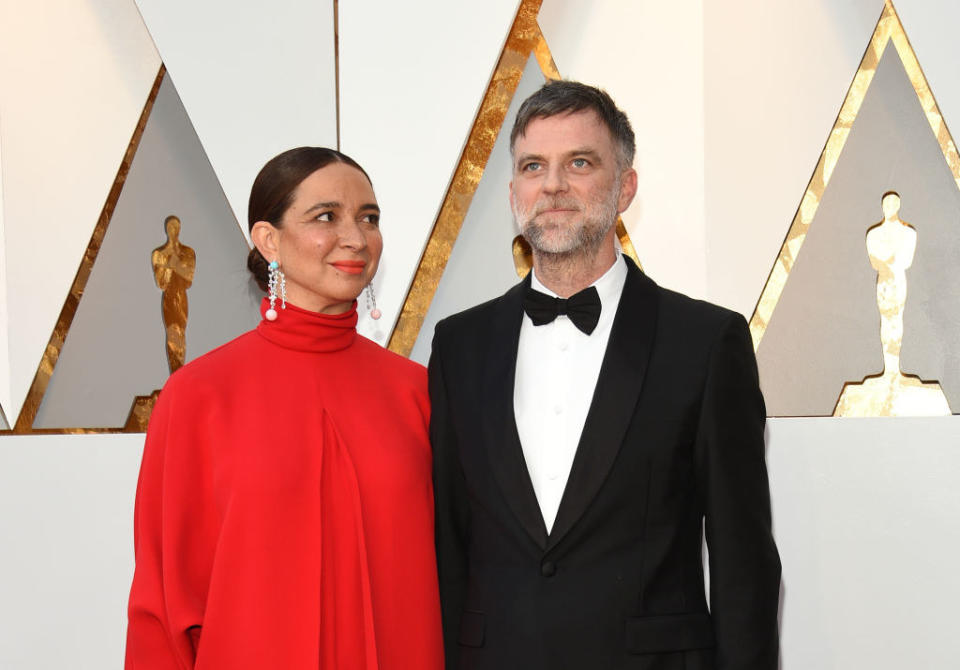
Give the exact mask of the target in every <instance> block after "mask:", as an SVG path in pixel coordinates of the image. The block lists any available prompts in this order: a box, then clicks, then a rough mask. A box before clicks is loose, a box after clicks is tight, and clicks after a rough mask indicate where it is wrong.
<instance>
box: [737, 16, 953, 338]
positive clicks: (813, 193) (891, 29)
mask: <svg viewBox="0 0 960 670" xmlns="http://www.w3.org/2000/svg"><path fill="white" fill-rule="evenodd" d="M891 41H892V42H893V45H894V47H895V48H896V50H897V54H898V55H899V57H900V61H901V62H902V63H903V67H904V69H905V70H906V72H907V76H908V77H909V79H910V83H911V85H912V86H913V89H914V91H915V92H916V94H917V98H919V100H920V104H921V106H922V107H923V110H924V113H925V114H926V116H927V121H928V122H929V123H930V128H931V129H932V130H933V134H934V136H936V138H937V142H938V143H939V145H940V149H941V151H942V152H943V157H944V159H945V160H946V161H947V165H948V166H949V168H950V172H951V173H952V174H953V178H954V182H955V183H956V184H957V187H958V188H960V155H958V154H957V147H956V145H955V144H954V142H953V138H952V137H951V136H950V132H949V131H948V130H947V124H946V122H945V121H944V119H943V115H942V114H941V113H940V108H939V107H938V106H937V103H936V100H934V97H933V92H932V91H931V90H930V85H929V84H928V83H927V80H926V77H924V76H923V71H922V70H921V68H920V62H919V61H918V60H917V56H916V54H915V53H914V51H913V49H912V48H911V46H910V42H909V40H908V39H907V34H906V32H905V31H904V29H903V24H902V23H901V22H900V17H899V16H898V15H897V12H896V9H895V8H894V6H893V3H892V2H891V0H886V2H885V4H884V8H883V12H882V13H881V14H880V20H879V21H878V22H877V27H876V29H875V30H874V32H873V36H872V37H871V38H870V43H869V44H868V46H867V50H866V53H864V55H863V59H862V60H861V61H860V67H859V68H858V69H857V73H856V75H855V76H854V78H853V83H851V84H850V89H849V90H848V91H847V96H846V98H845V99H844V101H843V105H842V106H841V107H840V113H839V114H838V115H837V120H836V123H834V125H833V128H832V129H831V131H830V135H829V137H828V138H827V143H826V146H825V147H824V149H823V153H821V154H820V160H819V162H818V163H817V167H816V169H815V170H814V172H813V177H811V179H810V182H809V184H807V190H806V192H805V193H804V195H803V199H802V200H801V201H800V206H799V208H798V209H797V212H796V215H795V216H794V219H793V223H791V224H790V230H789V231H788V232H787V236H786V239H785V240H784V242H783V246H782V247H781V248H780V253H779V255H778V256H777V260H776V262H775V263H774V265H773V268H772V269H771V270H770V274H769V276H768V277H767V282H766V284H765V285H764V287H763V292H762V293H761V294H760V299H759V300H758V301H757V306H756V308H755V309H754V311H753V316H752V317H751V318H750V333H751V335H752V336H753V347H754V350H756V349H757V348H758V347H759V346H760V341H761V340H762V339H763V335H764V333H765V332H766V329H767V324H769V323H770V318H771V317H772V316H773V312H774V310H775V309H776V307H777V302H778V301H779V300H780V295H781V294H782V293H783V289H784V286H786V283H787V280H788V279H789V277H790V271H791V270H792V269H793V266H794V263H795V262H796V259H797V255H798V254H799V253H800V249H801V247H802V246H803V242H804V240H805V239H806V235H807V231H808V230H809V228H810V223H811V222H812V221H813V218H814V215H815V214H816V212H817V207H818V206H819V205H820V200H821V198H822V197H823V194H824V192H825V191H826V188H827V185H828V184H829V183H830V177H831V175H832V174H833V169H834V167H836V164H837V161H838V160H839V158H840V154H841V152H842V151H843V147H844V144H846V141H847V137H848V136H849V134H850V129H851V128H852V127H853V123H854V121H855V120H856V118H857V114H858V113H859V112H860V107H861V106H862V105H863V100H864V98H865V97H866V94H867V89H869V88H870V83H871V82H872V81H873V76H874V74H876V71H877V66H878V65H879V63H880V57H881V56H882V55H883V52H884V50H885V49H886V47H887V44H888V43H889V42H891Z"/></svg>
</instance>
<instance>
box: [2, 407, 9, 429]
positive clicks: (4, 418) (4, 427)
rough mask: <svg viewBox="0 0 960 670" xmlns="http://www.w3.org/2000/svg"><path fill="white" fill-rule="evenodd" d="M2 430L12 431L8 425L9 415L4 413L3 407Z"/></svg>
mask: <svg viewBox="0 0 960 670" xmlns="http://www.w3.org/2000/svg"><path fill="white" fill-rule="evenodd" d="M0 430H10V424H9V423H7V415H6V414H4V412H3V407H0Z"/></svg>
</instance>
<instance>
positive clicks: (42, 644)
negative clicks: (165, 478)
mask: <svg viewBox="0 0 960 670" xmlns="http://www.w3.org/2000/svg"><path fill="white" fill-rule="evenodd" d="M142 450H143V435H83V436H77V435H74V436H67V435H51V436H44V437H37V436H23V437H21V436H16V437H3V438H0V537H2V538H3V551H0V603H3V604H2V606H0V667H2V668H10V669H14V668H16V669H17V670H59V669H60V668H75V669H76V670H103V668H119V667H122V665H123V651H124V640H125V636H126V629H127V624H126V620H127V597H128V595H129V592H130V580H131V579H132V578H133V502H134V494H135V491H136V486H137V473H138V471H139V468H140V457H141V453H142Z"/></svg>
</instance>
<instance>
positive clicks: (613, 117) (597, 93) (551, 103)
mask: <svg viewBox="0 0 960 670" xmlns="http://www.w3.org/2000/svg"><path fill="white" fill-rule="evenodd" d="M587 109H590V110H593V111H594V112H596V114H597V116H598V117H599V118H600V121H601V122H602V123H603V125H605V126H606V127H607V130H609V131H610V136H611V137H612V138H613V141H614V143H615V144H616V146H617V150H618V151H617V153H618V154H619V158H620V169H622V170H625V169H627V168H628V167H630V166H631V165H633V157H634V154H635V153H636V151H637V144H636V139H635V138H634V135H633V128H631V127H630V120H629V119H628V118H627V115H626V114H624V113H623V111H622V110H620V109H618V108H617V106H616V105H615V104H614V102H613V99H612V98H611V97H610V95H609V94H608V93H607V92H606V91H604V90H603V89H600V88H597V87H595V86H588V85H587V84H581V83H580V82H578V81H567V80H552V81H548V82H547V83H546V84H544V85H543V86H542V87H541V88H540V90H538V91H537V92H536V93H534V94H533V95H531V96H530V97H529V98H527V99H526V100H524V101H523V104H522V105H521V106H520V111H519V112H517V119H516V120H515V121H514V122H513V130H511V131H510V155H513V148H514V145H515V144H516V142H517V138H518V137H523V135H524V133H525V132H526V130H527V126H529V125H530V122H531V121H533V120H534V119H545V118H547V117H551V116H557V115H558V114H571V113H574V112H581V111H583V110H587Z"/></svg>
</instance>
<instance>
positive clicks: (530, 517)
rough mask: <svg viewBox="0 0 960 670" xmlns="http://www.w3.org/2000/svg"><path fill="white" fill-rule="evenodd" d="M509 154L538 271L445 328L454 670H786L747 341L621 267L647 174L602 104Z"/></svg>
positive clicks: (558, 113) (565, 116) (439, 401)
mask: <svg viewBox="0 0 960 670" xmlns="http://www.w3.org/2000/svg"><path fill="white" fill-rule="evenodd" d="M511 152H512V155H513V161H514V170H513V181H512V182H511V184H510V202H511V205H512V207H513V212H514V216H515V217H516V219H517V223H518V225H519V226H520V228H521V231H522V233H523V235H524V237H526V239H527V240H528V241H529V242H530V245H531V247H532V248H533V271H532V272H531V273H530V275H528V277H527V278H526V279H525V280H524V281H523V282H521V283H520V284H519V285H517V286H515V287H514V288H512V289H511V290H510V291H508V292H507V293H506V294H504V295H503V296H501V297H500V298H497V299H495V300H492V301H490V302H487V303H485V304H483V305H480V306H478V307H474V308H473V309H470V310H467V311H466V312H463V313H461V314H457V315H455V316H452V317H450V318H448V319H446V320H444V321H442V322H441V323H440V324H438V326H437V330H436V333H435V337H434V344H433V354H432V357H431V361H430V394H431V399H432V402H433V415H432V420H431V438H432V440H433V444H434V485H435V490H436V496H437V500H436V512H437V529H436V531H437V556H438V567H439V571H440V589H441V600H442V605H443V626H444V639H445V647H446V655H447V667H448V668H477V669H487V668H489V669H491V670H492V669H497V670H505V669H514V668H523V669H538V668H543V669H544V670H546V669H548V668H549V669H550V670H557V669H564V668H570V669H577V670H580V669H584V670H586V669H590V670H593V669H601V668H651V669H652V668H664V669H674V668H675V669H677V670H681V669H687V670H690V669H693V668H697V669H700V668H703V669H707V668H718V669H724V670H726V669H730V670H733V669H736V670H744V669H748V668H749V669H751V670H753V669H755V670H761V669H762V670H773V669H774V668H776V666H777V655H778V651H777V650H778V641H777V605H778V598H779V584H780V562H779V558H778V556H777V551H776V547H775V546H774V542H773V538H772V536H771V532H770V509H769V491H768V485H767V474H766V465H765V462H764V443H763V426H764V420H765V410H764V405H763V398H762V397H761V395H760V391H759V386H758V381H757V369H756V361H755V359H754V355H753V347H752V345H751V341H750V334H749V331H748V329H747V325H746V322H745V321H744V319H743V317H742V316H740V315H739V314H735V313H733V312H730V311H727V310H725V309H722V308H720V307H716V306H714V305H710V304H708V303H704V302H699V301H695V300H692V299H690V298H687V297H686V296H683V295H680V294H677V293H674V292H671V291H668V290H666V289H662V288H660V287H658V286H657V285H656V284H655V283H654V282H653V281H652V280H650V279H649V278H647V277H646V276H645V275H644V274H643V273H642V272H640V270H639V269H638V268H637V267H636V266H635V265H634V264H633V263H632V262H630V261H629V259H627V258H626V257H623V256H620V255H619V253H618V252H617V248H616V242H615V235H616V231H615V222H616V219H617V215H618V214H619V213H620V212H623V211H624V210H625V209H626V208H627V207H628V206H629V205H630V202H631V201H632V200H633V197H634V195H635V193H636V190H637V175H636V172H635V171H634V170H633V169H632V167H631V164H632V162H633V155H634V137H633V131H632V129H631V128H630V123H629V121H628V120H627V118H626V116H625V115H624V114H623V112H621V111H620V110H618V109H617V108H616V106H615V105H614V103H613V101H612V100H611V99H610V97H609V96H608V95H607V94H606V93H605V92H603V91H600V90H598V89H596V88H593V87H590V86H585V85H583V84H579V83H576V82H549V83H547V84H546V85H545V86H544V87H543V88H541V89H540V90H539V91H538V92H537V93H535V94H534V95H533V96H531V97H530V98H529V99H527V100H526V101H525V102H524V104H523V106H522V107H521V108H520V111H519V113H518V115H517V119H516V122H515V125H514V128H513V132H512V134H511ZM702 531H705V534H706V540H707V545H708V548H709V558H710V606H709V609H708V605H707V600H706V597H705V593H704V576H703V564H702V558H701V546H702V535H701V533H702Z"/></svg>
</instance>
